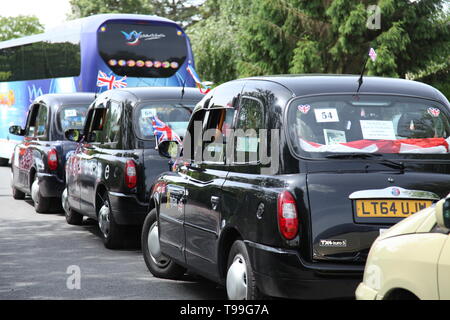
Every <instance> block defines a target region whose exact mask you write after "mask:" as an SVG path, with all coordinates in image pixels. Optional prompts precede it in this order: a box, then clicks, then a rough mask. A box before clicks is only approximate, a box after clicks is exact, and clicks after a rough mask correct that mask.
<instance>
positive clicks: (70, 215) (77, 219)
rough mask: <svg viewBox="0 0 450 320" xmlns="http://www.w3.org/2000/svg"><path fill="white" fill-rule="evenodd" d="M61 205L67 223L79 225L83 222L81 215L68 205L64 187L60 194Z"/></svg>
mask: <svg viewBox="0 0 450 320" xmlns="http://www.w3.org/2000/svg"><path fill="white" fill-rule="evenodd" d="M61 205H62V207H63V210H64V216H65V217H66V221H67V223H68V224H71V225H75V226H79V225H81V224H83V215H81V214H79V213H78V212H76V211H74V210H73V209H72V208H71V207H70V206H69V202H68V194H67V188H66V189H64V192H63V194H62V198H61Z"/></svg>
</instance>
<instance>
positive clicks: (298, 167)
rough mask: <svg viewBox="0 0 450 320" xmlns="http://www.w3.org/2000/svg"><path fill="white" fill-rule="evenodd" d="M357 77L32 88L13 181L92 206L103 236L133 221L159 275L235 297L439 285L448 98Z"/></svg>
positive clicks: (55, 204) (52, 199)
mask: <svg viewBox="0 0 450 320" xmlns="http://www.w3.org/2000/svg"><path fill="white" fill-rule="evenodd" d="M357 80H358V77H356V76H314V75H305V76H272V77H259V78H249V79H240V80H235V81H231V82H228V83H225V84H223V85H220V86H218V87H217V88H215V89H214V90H212V91H211V92H210V93H208V94H207V95H205V96H204V95H203V94H200V93H199V92H198V91H197V90H196V89H192V88H151V87H149V88H125V89H116V90H112V91H107V92H105V93H102V94H100V95H98V96H95V95H94V94H88V93H77V94H64V95H63V94H58V95H57V94H52V95H44V96H41V97H39V98H37V99H36V100H35V101H34V102H33V103H32V105H31V106H30V111H29V114H28V119H27V123H26V127H25V128H21V127H20V126H12V127H11V128H10V132H11V133H13V134H16V135H22V136H24V141H23V143H21V144H19V145H17V147H16V148H15V151H14V155H13V157H12V190H13V197H14V198H15V199H23V198H25V196H26V195H27V194H30V195H31V197H32V199H33V201H34V206H35V209H36V211H37V212H47V211H51V210H58V209H59V208H60V207H61V206H62V207H63V209H64V212H65V216H66V220H67V223H69V224H73V225H80V224H82V223H83V217H89V218H92V219H95V220H96V221H98V224H99V227H100V230H101V234H102V236H103V241H104V244H105V246H106V247H107V248H111V249H115V248H120V247H122V246H123V244H124V243H125V242H126V240H127V238H128V237H132V236H136V235H137V234H140V236H141V247H142V252H143V256H144V259H145V262H146V264H147V267H148V269H149V270H150V271H151V273H152V274H153V275H155V276H158V277H163V278H178V277H180V276H181V275H182V274H184V273H185V272H186V270H189V271H190V272H194V273H197V274H199V275H201V276H204V277H206V278H208V279H211V280H213V281H216V282H218V283H220V284H222V285H224V286H225V287H226V290H227V293H228V297H229V298H231V299H258V298H263V297H267V296H271V297H283V298H308V299H315V298H344V297H354V296H355V290H356V288H357V287H358V289H357V291H356V296H357V298H360V299H396V298H450V296H449V295H447V293H446V290H447V291H448V290H450V286H448V283H449V282H448V281H447V278H448V277H449V275H450V273H449V272H446V268H448V266H449V263H450V242H449V238H448V233H449V231H448V230H449V229H448V228H449V227H450V200H448V201H447V200H445V198H446V196H447V194H448V193H449V192H450V156H449V142H450V140H449V137H450V120H449V119H450V104H449V102H448V100H447V99H446V98H445V97H444V96H443V95H442V94H441V93H440V92H439V91H437V90H436V89H434V88H433V87H430V86H428V85H425V84H421V83H418V82H413V81H407V80H401V79H389V78H377V77H368V78H366V79H365V80H364V84H363V85H362V87H361V88H360V90H359V92H357V88H358V81H357ZM442 198H444V199H443V200H441V201H440V202H438V201H439V199H442ZM436 203H437V204H436ZM418 211H421V212H420V213H418V214H416V212H418ZM410 216H412V217H410ZM407 217H410V218H408V219H405V220H404V221H402V222H400V221H401V220H403V219H404V218H407ZM398 222H400V223H399V224H397V225H396V226H394V227H392V228H390V227H391V226H392V225H394V224H396V223H398ZM389 228H390V229H389ZM387 229H389V230H387ZM375 240H376V241H375ZM374 241H375V244H374V246H373V247H372V249H371V250H370V248H371V246H372V244H373V243H374ZM369 250H370V253H369ZM437 265H439V267H437ZM365 267H366V270H365V274H364V279H363V273H364V268H365ZM358 285H359V286H358ZM442 286H443V287H442Z"/></svg>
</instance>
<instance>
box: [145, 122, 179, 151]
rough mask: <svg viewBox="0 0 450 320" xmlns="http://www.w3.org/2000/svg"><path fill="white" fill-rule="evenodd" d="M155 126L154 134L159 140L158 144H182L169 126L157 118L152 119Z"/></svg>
mask: <svg viewBox="0 0 450 320" xmlns="http://www.w3.org/2000/svg"><path fill="white" fill-rule="evenodd" d="M150 121H151V122H152V126H153V134H154V135H155V137H156V139H157V144H160V143H161V142H163V141H176V142H178V143H179V144H181V138H180V136H178V134H177V133H176V132H175V131H173V130H172V129H171V128H170V127H169V126H168V125H167V124H165V123H164V122H162V121H161V120H160V119H159V118H158V117H157V116H152V117H150Z"/></svg>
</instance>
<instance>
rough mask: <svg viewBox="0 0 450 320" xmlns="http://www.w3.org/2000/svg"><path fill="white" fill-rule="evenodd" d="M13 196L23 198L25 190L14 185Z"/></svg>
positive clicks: (18, 198) (17, 198)
mask: <svg viewBox="0 0 450 320" xmlns="http://www.w3.org/2000/svg"><path fill="white" fill-rule="evenodd" d="M12 196H13V198H14V199H16V200H23V199H25V192H22V191H20V190H18V189H16V188H14V187H12Z"/></svg>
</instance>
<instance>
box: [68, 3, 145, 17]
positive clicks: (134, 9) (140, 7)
mask: <svg viewBox="0 0 450 320" xmlns="http://www.w3.org/2000/svg"><path fill="white" fill-rule="evenodd" d="M70 6H71V13H70V15H69V18H71V19H77V18H82V17H88V16H91V15H94V14H100V13H138V14H152V13H153V7H152V6H151V5H150V4H149V1H148V0H95V1H92V0H70Z"/></svg>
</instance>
